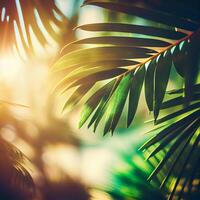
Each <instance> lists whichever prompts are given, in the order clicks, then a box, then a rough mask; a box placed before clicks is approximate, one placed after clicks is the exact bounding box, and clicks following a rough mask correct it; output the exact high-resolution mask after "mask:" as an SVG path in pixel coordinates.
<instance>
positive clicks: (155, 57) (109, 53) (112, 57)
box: [52, 1, 199, 132]
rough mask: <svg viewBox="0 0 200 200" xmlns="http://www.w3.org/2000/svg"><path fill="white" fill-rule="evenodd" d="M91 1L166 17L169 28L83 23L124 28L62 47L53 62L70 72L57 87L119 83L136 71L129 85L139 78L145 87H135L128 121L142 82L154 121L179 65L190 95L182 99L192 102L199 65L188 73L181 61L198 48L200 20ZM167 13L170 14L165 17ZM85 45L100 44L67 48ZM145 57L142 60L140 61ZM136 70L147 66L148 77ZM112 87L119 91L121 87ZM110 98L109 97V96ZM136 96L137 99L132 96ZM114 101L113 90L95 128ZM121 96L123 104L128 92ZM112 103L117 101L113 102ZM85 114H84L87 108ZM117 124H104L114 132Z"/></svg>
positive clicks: (94, 27) (105, 29)
mask: <svg viewBox="0 0 200 200" xmlns="http://www.w3.org/2000/svg"><path fill="white" fill-rule="evenodd" d="M88 4H91V5H97V6H101V7H104V8H108V9H111V10H114V11H118V12H125V13H127V14H129V15H133V16H140V17H143V18H145V19H151V20H154V21H155V22H159V23H161V21H160V20H162V23H163V24H164V25H165V26H166V27H165V28H157V27H154V26H144V25H137V24H123V23H101V24H88V25H82V26H79V27H78V28H79V29H82V30H87V31H98V32H99V31H103V32H107V33H111V32H115V33H117V32H119V36H112V35H111V36H99V37H91V38H86V39H82V40H78V41H75V42H73V43H71V44H68V45H67V46H65V47H64V48H63V51H62V54H64V55H63V56H62V57H61V58H60V59H59V60H58V61H57V62H56V63H55V64H54V66H53V69H52V70H53V71H63V70H67V71H68V75H67V76H66V77H64V78H63V80H61V81H60V83H59V84H58V85H57V87H56V89H57V90H61V91H64V92H65V91H67V89H68V88H71V87H75V86H78V87H84V86H83V85H85V84H89V83H93V84H94V85H95V83H97V82H101V81H104V80H109V79H114V80H115V82H116V83H117V82H118V80H121V79H122V78H123V77H124V76H127V75H128V74H132V78H131V79H130V80H129V82H130V83H129V85H131V82H132V85H136V84H137V82H138V83H139V85H140V86H139V88H138V89H137V91H135V90H136V89H134V88H133V89H132V90H131V89H130V90H128V93H129V96H130V98H129V106H128V113H129V114H128V121H127V124H128V126H129V125H130V124H131V121H132V119H133V118H134V115H135V113H136V110H137V105H138V101H139V97H140V93H141V91H142V90H141V87H142V85H143V82H145V96H146V102H147V105H148V108H149V110H150V111H153V112H154V118H155V120H157V118H158V115H159V112H160V109H161V108H162V106H163V105H162V103H163V100H164V98H165V93H166V89H167V85H168V81H169V78H170V71H171V67H172V66H173V65H175V68H176V69H177V72H178V73H179V74H181V75H182V76H183V78H184V80H185V97H186V98H184V99H183V101H184V104H188V103H189V101H190V100H191V96H192V95H193V94H192V92H189V90H190V88H191V86H192V85H193V84H194V83H195V81H196V77H195V75H196V74H198V73H197V71H198V69H197V68H198V67H197V63H196V62H194V63H193V64H192V67H191V68H188V67H187V71H186V72H185V67H184V65H183V64H182V63H184V59H187V60H188V59H190V56H189V55H188V53H187V52H189V51H193V52H195V53H196V52H197V48H193V47H194V46H195V47H196V45H195V44H196V42H197V41H199V39H198V35H199V30H197V31H196V32H195V31H194V30H196V29H197V28H198V23H197V22H196V21H195V22H194V21H192V20H191V21H190V22H189V21H188V20H185V19H182V18H180V19H179V18H177V17H176V20H175V21H173V20H172V17H174V16H173V14H171V13H165V12H161V13H160V12H159V13H158V12H157V11H156V10H149V8H148V7H144V8H143V7H137V6H134V5H132V4H131V5H130V4H127V3H121V2H118V3H115V2H112V1H85V2H84V5H88ZM140 11H141V12H140ZM168 15H169V18H167V17H166V16H168ZM158 16H159V17H158ZM172 21H173V23H172ZM177 24H179V26H180V28H182V29H186V31H185V30H183V31H181V30H180V31H177V29H176V27H177ZM169 26H170V27H169ZM175 26H176V27H175ZM191 30H193V31H194V32H191ZM188 31H190V32H189V34H186V33H188ZM120 32H127V33H137V34H139V36H140V37H138V36H134V35H133V37H130V36H123V37H122V36H120ZM145 35H148V36H151V38H146V37H145ZM171 39H173V40H171ZM82 44H91V45H98V46H95V47H92V48H84V47H83V48H81V49H80V50H77V51H72V52H68V48H69V49H70V48H71V45H82ZM99 45H100V46H99ZM104 45H106V46H104ZM192 49H193V50H192ZM194 49H195V50H194ZM65 52H67V53H65ZM180 54H181V55H183V58H184V59H181V60H180V59H177V57H178V55H180ZM188 56H189V57H188ZM196 57H198V56H196ZM196 57H195V58H196ZM141 58H142V61H141V60H138V59H141ZM195 60H196V59H195ZM142 68H143V69H142ZM137 69H142V71H143V72H144V75H142V76H140V77H139V78H137V79H136V78H135V75H137V71H138V70H137ZM190 73H191V75H190V76H188V74H190ZM134 74H135V75H134ZM191 76H193V78H192V79H191V78H189V77H191ZM134 82H135V83H134ZM115 85H116V84H115ZM113 87H116V86H113ZM117 87H119V88H120V87H121V86H120V83H119V84H117ZM113 89H114V90H115V89H116V90H117V89H118V88H113ZM100 90H101V89H100ZM111 91H112V90H111ZM133 91H134V93H135V92H136V94H135V95H133ZM86 93H87V92H85V94H86ZM83 95H84V94H83ZM101 95H102V96H101V98H103V96H104V93H101ZM113 95H114V94H113ZM105 96H107V95H106V94H105ZM133 96H135V97H134V98H133ZM77 98H80V97H77ZM94 98H95V97H94ZM132 98H133V100H132ZM114 99H115V98H114V97H113V98H112V94H110V95H109V97H108V99H107V100H106V101H105V102H104V103H103V105H101V106H100V108H101V109H102V108H103V111H101V112H99V113H97V112H95V113H94V115H93V118H92V120H91V121H90V123H89V125H92V124H94V126H95V127H96V126H97V125H98V124H99V122H100V121H101V118H102V117H103V116H104V115H103V113H104V112H105V113H107V115H109V105H114V101H115V100H114ZM118 99H119V100H118V101H120V99H121V101H122V102H123V101H124V95H123V94H121V95H118ZM111 101H113V103H112V102H111ZM93 103H95V101H93ZM98 104H99V101H97V104H96V105H95V104H94V105H93V107H94V108H96V107H97V106H98ZM122 104H123V103H122ZM67 105H68V103H66V104H65V108H66V107H67ZM94 108H91V109H90V108H88V105H87V106H86V109H90V113H89V115H92V113H93V112H94V110H95V109H94ZM100 108H99V110H100ZM122 111H123V109H120V110H119V111H116V112H118V115H119V116H120V115H121V112H122ZM83 113H85V111H84V110H83ZM111 115H113V112H111V113H110V117H111ZM131 115H132V116H131ZM82 116H84V114H82ZM110 117H109V116H108V118H106V119H110ZM111 118H112V117H111ZM104 121H105V124H107V123H108V122H107V121H106V120H104ZM117 121H118V120H117ZM83 122H84V123H85V122H86V120H85V117H84V119H82V118H81V123H80V125H81V126H82V125H83ZM116 125H117V123H116V124H115V126H113V127H112V128H106V127H105V131H106V132H109V131H112V132H113V131H114V129H115V128H116ZM95 130H96V128H95Z"/></svg>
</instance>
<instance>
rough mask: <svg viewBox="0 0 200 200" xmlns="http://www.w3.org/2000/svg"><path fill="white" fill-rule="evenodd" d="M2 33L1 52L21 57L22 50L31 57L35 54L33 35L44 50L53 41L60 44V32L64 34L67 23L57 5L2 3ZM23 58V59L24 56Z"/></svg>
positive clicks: (8, 0)
mask: <svg viewBox="0 0 200 200" xmlns="http://www.w3.org/2000/svg"><path fill="white" fill-rule="evenodd" d="M0 16H1V20H0V29H1V30H3V31H1V33H0V36H1V39H2V42H1V45H0V49H1V52H2V51H5V50H6V49H7V48H11V49H12V50H13V49H15V50H17V51H18V53H19V54H20V55H21V54H22V49H23V50H24V51H25V53H26V54H27V55H28V56H31V55H33V53H35V50H34V43H35V40H33V35H34V36H35V37H36V38H37V41H38V42H39V43H40V45H41V46H42V47H43V48H45V45H46V44H48V42H49V41H48V40H49V39H48V38H47V34H45V33H48V34H49V36H50V38H52V39H53V40H55V41H57V42H59V40H60V37H59V33H58V31H56V29H55V27H57V29H60V31H63V30H64V28H65V26H66V25H67V19H66V17H65V16H64V15H63V13H62V12H61V11H60V10H59V9H58V8H57V6H56V4H55V1H54V0H50V1H47V0H45V1H34V0H31V1H20V0H16V1H15V0H3V1H1V2H0ZM21 56H22V55H21Z"/></svg>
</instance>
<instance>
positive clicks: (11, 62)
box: [0, 54, 23, 83]
mask: <svg viewBox="0 0 200 200" xmlns="http://www.w3.org/2000/svg"><path fill="white" fill-rule="evenodd" d="M22 65H23V64H22V61H20V59H19V57H17V56H15V55H11V54H6V55H0V81H6V82H7V81H8V82H9V83H10V82H12V81H13V80H15V78H16V77H17V76H20V70H21V69H22Z"/></svg>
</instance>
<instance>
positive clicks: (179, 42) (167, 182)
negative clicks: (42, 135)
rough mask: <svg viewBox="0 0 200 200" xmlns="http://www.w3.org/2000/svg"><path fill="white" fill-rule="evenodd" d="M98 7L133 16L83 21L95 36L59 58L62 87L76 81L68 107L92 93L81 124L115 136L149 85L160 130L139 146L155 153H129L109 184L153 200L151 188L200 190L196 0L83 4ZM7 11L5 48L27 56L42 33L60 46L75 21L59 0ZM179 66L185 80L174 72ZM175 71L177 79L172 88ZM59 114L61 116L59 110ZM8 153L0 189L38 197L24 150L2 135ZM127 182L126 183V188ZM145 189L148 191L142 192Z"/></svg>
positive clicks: (173, 193) (7, 2)
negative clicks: (131, 154) (26, 167)
mask: <svg viewBox="0 0 200 200" xmlns="http://www.w3.org/2000/svg"><path fill="white" fill-rule="evenodd" d="M90 5H92V6H98V7H101V8H104V9H107V10H108V11H109V12H111V13H114V15H116V16H120V15H124V16H126V17H127V16H128V17H127V18H128V22H127V21H123V19H121V18H120V17H119V18H116V19H117V21H114V22H113V21H112V20H111V21H108V22H105V23H93V24H84V25H80V26H78V27H76V31H78V30H82V31H88V32H91V33H93V34H94V36H91V37H88V38H84V39H79V40H76V41H74V42H71V43H68V44H67V45H66V46H64V47H63V49H62V51H61V56H60V58H59V59H58V60H57V61H56V62H55V63H54V64H53V66H52V71H53V72H54V74H53V75H55V76H56V74H59V75H60V74H61V75H62V78H61V80H60V81H59V83H58V84H57V85H56V86H55V90H56V91H60V92H61V93H66V92H69V90H70V89H74V92H73V93H72V95H71V96H70V97H69V99H68V100H67V101H66V103H65V105H64V108H63V109H64V110H66V109H67V108H69V107H75V106H76V105H77V104H78V103H80V102H81V101H82V100H83V99H84V98H87V100H86V101H84V105H83V110H82V113H81V117H80V122H79V127H82V126H83V125H84V124H85V123H88V127H91V126H93V129H94V132H95V131H96V130H97V128H98V127H101V126H100V124H101V125H102V126H103V135H106V134H107V133H109V132H111V133H112V134H113V133H114V131H115V130H116V128H117V126H118V124H119V121H120V118H121V116H122V115H123V114H124V115H126V118H127V120H126V124H127V127H130V126H131V125H132V122H133V121H134V118H135V115H136V112H137V109H138V105H139V103H140V100H141V96H142V95H143V93H144V96H145V101H146V106H147V109H148V111H149V112H150V113H151V118H153V121H154V124H155V129H154V130H152V131H150V133H149V134H151V135H152V137H150V139H149V140H148V141H146V142H145V143H144V144H143V145H142V146H141V147H140V150H141V151H143V152H144V157H145V158H146V159H147V160H148V161H146V163H144V162H142V160H143V158H141V157H134V159H132V156H130V157H126V156H125V158H126V159H125V163H126V164H125V166H126V167H128V168H126V167H125V168H124V169H126V171H124V170H123V169H122V170H121V171H117V172H116V173H117V175H116V177H115V178H116V180H113V183H115V184H116V185H114V186H113V188H114V189H113V188H111V189H110V190H107V192H108V193H110V195H111V196H112V197H113V198H114V199H117V200H119V199H126V197H127V198H128V199H148V196H146V194H147V193H148V195H149V194H151V195H152V197H154V196H155V199H163V198H164V196H163V195H165V196H167V198H168V199H192V198H196V196H199V179H200V164H199V163H200V156H199V155H200V151H199V141H200V133H199V131H200V128H199V125H200V117H199V116H200V109H199V106H200V82H199V81H200V74H199V68H200V55H199V54H200V12H199V10H200V7H199V4H198V1H193V2H189V3H188V2H187V1H169V2H167V3H166V2H165V1H155V0H151V1H150V0H140V1H139V0H123V1H122V0H85V1H84V2H83V6H90ZM0 17H1V20H0V30H1V31H0V36H1V43H0V52H1V53H2V54H4V52H7V50H8V49H11V50H13V49H14V50H16V51H17V52H18V53H19V55H20V56H21V57H22V58H24V55H23V53H22V52H24V54H25V57H28V58H33V55H35V50H34V45H35V38H36V41H37V42H39V44H40V45H41V46H42V47H43V48H44V49H45V46H46V44H48V43H49V40H50V39H53V40H54V41H56V42H57V43H59V45H60V46H61V45H62V44H61V42H63V36H65V35H66V33H67V34H68V32H67V31H66V26H67V25H69V24H68V20H67V19H66V16H65V15H64V14H63V13H62V12H61V11H60V10H59V9H58V7H57V6H56V1H55V0H48V1H47V0H43V1H42V0H41V1H40V0H29V1H23V0H16V1H15V0H2V1H1V2H0ZM75 21H76V22H77V19H75ZM70 26H71V25H70ZM73 38H75V37H74V35H73ZM66 41H69V39H68V38H66ZM174 72H175V79H179V80H180V81H179V84H177V83H176V81H175V80H174ZM172 74H173V77H172ZM63 75H64V77H63ZM59 78H60V77H59ZM171 79H173V80H174V83H175V84H174V85H175V87H174V88H173V89H172V90H169V87H168V86H169V83H170V80H171ZM180 82H181V84H180ZM143 91H144V92H143ZM88 95H89V97H88ZM126 108H127V111H125V112H123V111H124V110H125V109H126ZM51 119H53V120H54V122H55V119H56V118H51ZM56 123H57V121H56ZM52 124H53V123H52ZM58 124H60V122H58ZM61 124H63V123H61ZM65 128H66V127H65ZM49 132H51V131H49ZM73 139H74V138H73V137H72V140H73ZM0 154H1V156H0V176H1V181H0V193H1V194H2V195H4V192H5V195H4V196H2V197H3V198H4V199H13V198H15V199H17V197H13V196H12V197H11V196H6V195H7V194H9V192H8V191H9V190H13V191H14V192H15V186H16V185H18V186H19V188H20V191H23V190H24V189H25V190H26V191H27V193H24V195H25V196H20V195H21V192H20V195H19V199H29V198H31V197H32V196H33V193H34V184H33V180H32V178H31V176H30V174H29V173H28V171H27V170H26V169H25V167H24V161H25V156H24V155H23V154H22V153H21V152H20V151H19V150H18V149H16V148H15V147H14V146H12V145H11V144H9V143H8V142H5V141H4V140H2V139H0ZM140 167H144V169H145V170H140V169H139V168H140ZM147 168H148V169H149V170H146V169H147ZM5 171H7V172H9V173H8V174H7V173H6V174H5V173H4V172H5ZM146 172H148V173H146ZM134 173H137V176H134V175H133V174H134ZM5 175H6V176H5ZM7 175H9V177H8V176H7ZM141 180H142V182H141ZM148 181H150V182H151V185H149V182H148ZM18 183H19V184H18ZM119 183H120V185H122V187H121V188H122V189H121V190H118V184H119ZM25 187H26V188H25ZM158 187H160V188H161V190H160V191H159V190H158ZM54 188H55V187H54ZM116 188H117V189H116ZM141 188H145V191H146V192H147V193H141V191H139V189H141ZM81 189H82V188H81ZM18 192H19V191H16V194H17V193H18ZM13 194H14V193H13ZM83 194H84V195H85V196H84V195H83V196H84V198H85V199H87V198H89V197H88V194H87V192H86V191H85V190H83ZM14 196H16V195H15V194H14ZM47 196H48V194H47ZM47 198H50V197H47Z"/></svg>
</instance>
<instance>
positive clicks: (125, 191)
mask: <svg viewBox="0 0 200 200" xmlns="http://www.w3.org/2000/svg"><path fill="white" fill-rule="evenodd" d="M152 169H153V167H152V165H151V163H148V162H145V161H144V157H143V156H142V155H141V154H138V155H137V154H134V155H133V156H128V155H124V156H123V160H122V161H121V162H118V164H117V166H116V167H114V169H113V170H112V180H111V183H110V184H109V185H108V186H106V187H105V189H103V190H104V191H106V192H107V193H108V194H109V195H110V196H111V197H112V199H113V200H126V199H135V200H148V199H158V200H162V199H163V200H164V199H165V198H164V195H163V194H162V193H161V191H159V188H158V186H157V185H156V184H154V185H150V184H149V182H148V181H147V180H146V179H147V177H148V175H149V174H150V172H151V171H152Z"/></svg>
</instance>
